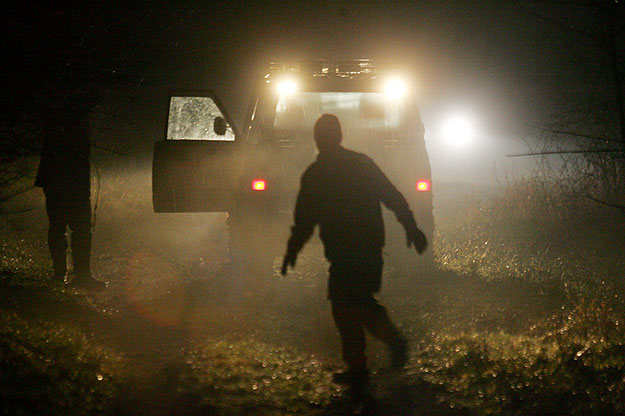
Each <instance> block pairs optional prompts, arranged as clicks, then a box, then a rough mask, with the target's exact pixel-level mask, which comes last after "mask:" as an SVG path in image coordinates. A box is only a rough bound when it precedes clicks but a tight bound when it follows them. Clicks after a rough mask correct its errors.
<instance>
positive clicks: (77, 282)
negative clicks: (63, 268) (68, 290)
mask: <svg viewBox="0 0 625 416" xmlns="http://www.w3.org/2000/svg"><path fill="white" fill-rule="evenodd" d="M74 234H76V233H74ZM72 237H73V236H72ZM77 242H78V240H77V239H76V240H72V259H73V260H74V275H75V276H76V277H75V278H74V280H73V281H72V286H74V287H75V288H79V289H86V290H93V291H100V290H104V289H106V283H104V282H102V281H100V280H97V279H94V278H93V277H92V276H91V255H90V253H89V251H88V247H89V246H88V245H87V244H83V245H79V244H75V243H77ZM85 246H87V247H85Z"/></svg>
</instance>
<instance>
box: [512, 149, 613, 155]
mask: <svg viewBox="0 0 625 416" xmlns="http://www.w3.org/2000/svg"><path fill="white" fill-rule="evenodd" d="M624 152H625V150H622V149H607V150H554V151H546V152H531V153H519V154H512V155H506V157H521V156H543V155H566V154H586V153H624Z"/></svg>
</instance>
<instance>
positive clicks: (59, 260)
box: [35, 103, 106, 290]
mask: <svg viewBox="0 0 625 416" xmlns="http://www.w3.org/2000/svg"><path fill="white" fill-rule="evenodd" d="M85 113H86V111H85V110H84V109H83V108H82V107H81V105H80V104H79V103H65V104H59V105H57V106H56V108H54V109H52V110H51V111H50V112H49V113H48V114H47V115H46V118H45V120H44V123H43V129H42V142H43V143H42V152H41V162H40V164H39V171H38V172H37V179H36V180H35V186H39V187H41V188H43V193H44V195H45V198H46V213H47V215H48V222H49V228H48V248H49V249H50V254H51V256H52V266H53V270H54V275H53V278H54V279H55V280H56V281H58V282H63V281H64V279H65V274H66V273H67V236H66V230H67V228H68V227H69V229H70V231H71V232H72V233H71V248H72V263H73V266H74V275H75V279H74V280H73V281H72V285H74V286H76V287H80V288H84V289H89V290H101V289H104V288H105V287H106V283H104V282H102V281H100V280H96V279H94V278H93V277H92V276H91V262H90V258H91V202H90V200H89V198H90V194H91V172H90V163H89V154H90V143H89V127H88V118H87V114H85Z"/></svg>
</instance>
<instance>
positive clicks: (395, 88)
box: [384, 79, 408, 98]
mask: <svg viewBox="0 0 625 416" xmlns="http://www.w3.org/2000/svg"><path fill="white" fill-rule="evenodd" d="M407 90H408V88H407V87H406V84H405V83H404V82H402V81H401V80H398V79H392V80H390V81H388V82H387V83H386V86H385V88H384V92H385V93H386V95H388V96H389V97H391V98H401V97H403V96H404V95H406V91H407Z"/></svg>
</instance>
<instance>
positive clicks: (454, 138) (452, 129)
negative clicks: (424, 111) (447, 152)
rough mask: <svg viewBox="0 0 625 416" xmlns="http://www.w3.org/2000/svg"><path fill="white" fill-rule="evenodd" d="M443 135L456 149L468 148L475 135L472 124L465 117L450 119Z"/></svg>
mask: <svg viewBox="0 0 625 416" xmlns="http://www.w3.org/2000/svg"><path fill="white" fill-rule="evenodd" d="M442 133H443V137H444V138H445V140H446V141H447V143H449V145H450V146H452V147H456V148H463V147H464V146H466V145H467V143H469V142H470V141H471V140H472V139H473V136H474V135H475V133H474V132H473V125H472V123H471V122H470V121H469V119H468V118H466V117H464V116H455V117H451V118H449V119H448V120H447V121H446V122H445V124H444V125H443V131H442Z"/></svg>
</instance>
